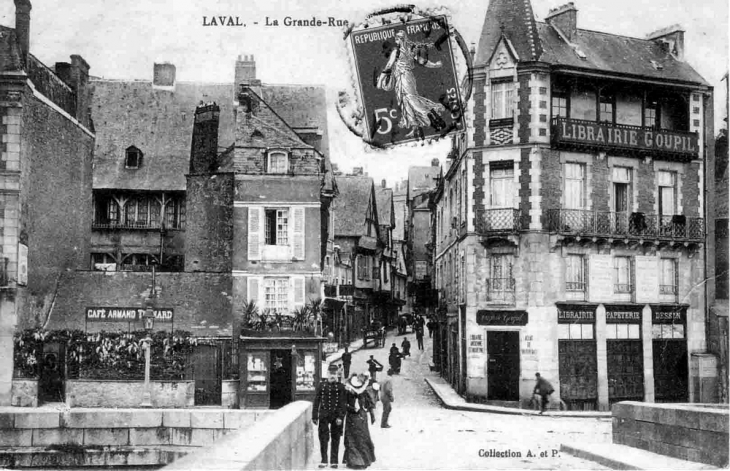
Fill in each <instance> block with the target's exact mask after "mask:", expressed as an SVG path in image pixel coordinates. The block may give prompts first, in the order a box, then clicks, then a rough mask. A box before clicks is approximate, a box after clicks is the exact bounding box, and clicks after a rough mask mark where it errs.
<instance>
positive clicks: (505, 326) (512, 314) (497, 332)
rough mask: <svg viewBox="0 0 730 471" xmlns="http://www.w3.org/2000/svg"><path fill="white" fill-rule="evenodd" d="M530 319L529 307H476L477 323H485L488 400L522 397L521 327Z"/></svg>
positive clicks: (507, 399) (515, 399)
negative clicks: (515, 308) (494, 308)
mask: <svg viewBox="0 0 730 471" xmlns="http://www.w3.org/2000/svg"><path fill="white" fill-rule="evenodd" d="M527 319H528V316H527V311H514V310H479V311H477V314H476V320H477V325H479V326H485V327H486V329H485V330H486V344H487V345H486V346H487V349H486V353H487V368H486V370H487V371H486V373H487V400H490V401H519V399H520V331H521V329H522V327H523V326H525V325H527Z"/></svg>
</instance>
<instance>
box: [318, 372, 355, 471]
mask: <svg viewBox="0 0 730 471" xmlns="http://www.w3.org/2000/svg"><path fill="white" fill-rule="evenodd" d="M327 372H328V376H327V381H322V382H320V383H319V386H318V388H317V393H316V395H315V397H314V408H313V409H312V422H313V423H314V425H318V427H319V449H320V452H321V454H322V462H321V463H320V465H319V467H320V468H326V467H327V463H328V460H327V443H328V442H329V441H330V437H331V438H332V447H331V453H330V457H329V464H330V465H331V466H332V467H333V468H336V467H337V464H338V463H339V456H340V454H339V453H340V437H341V436H342V423H343V422H344V420H345V414H346V413H347V400H346V398H345V386H344V385H343V384H342V383H340V382H338V381H337V365H335V364H332V363H330V366H329V368H328V369H327ZM317 422H319V424H317Z"/></svg>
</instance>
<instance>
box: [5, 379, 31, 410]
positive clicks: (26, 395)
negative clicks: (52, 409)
mask: <svg viewBox="0 0 730 471" xmlns="http://www.w3.org/2000/svg"><path fill="white" fill-rule="evenodd" d="M10 395H11V399H10V404H11V405H13V406H16V407H38V380H37V379H14V380H13V383H12V388H11V392H10Z"/></svg>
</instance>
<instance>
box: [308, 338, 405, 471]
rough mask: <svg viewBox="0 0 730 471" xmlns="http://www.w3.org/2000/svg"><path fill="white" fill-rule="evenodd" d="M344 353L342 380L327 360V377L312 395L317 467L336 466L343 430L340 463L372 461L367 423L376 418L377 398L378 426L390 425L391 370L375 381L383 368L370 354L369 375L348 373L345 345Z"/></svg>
mask: <svg viewBox="0 0 730 471" xmlns="http://www.w3.org/2000/svg"><path fill="white" fill-rule="evenodd" d="M345 354H347V355H348V356H347V360H348V361H347V363H345V362H344V359H345V355H343V368H344V369H345V371H346V374H345V376H344V378H346V379H345V380H344V384H343V382H341V381H340V378H339V373H340V370H339V367H338V366H337V365H335V364H330V366H329V368H328V376H327V381H322V382H321V383H320V384H319V386H318V388H317V392H316V395H315V399H314V408H313V410H312V422H313V423H314V424H315V425H317V427H318V435H319V444H320V454H321V458H322V461H321V462H320V464H319V467H320V468H325V467H327V465H329V466H330V467H331V468H337V467H338V466H339V451H340V439H341V438H342V435H343V430H344V445H345V452H344V455H343V457H342V464H344V465H346V466H347V467H348V468H350V469H365V468H367V467H368V466H370V465H371V464H372V463H374V462H375V446H374V445H373V441H372V438H371V437H370V428H369V427H370V425H372V424H375V422H376V417H375V412H376V408H377V404H378V402H382V403H383V412H382V416H381V419H380V426H381V427H382V428H385V429H387V428H390V424H389V423H388V418H389V416H390V412H391V410H392V405H391V404H392V403H393V402H394V401H395V397H394V395H393V384H392V383H391V381H390V376H391V375H392V374H393V372H392V370H388V372H387V374H388V376H386V377H385V379H384V380H383V381H382V382H381V383H379V382H378V381H376V375H377V371H378V370H380V371H382V365H381V364H380V363H379V362H378V361H377V360H375V359H374V358H373V356H372V355H371V356H370V360H368V364H369V370H370V372H371V375H370V377H368V376H367V375H365V374H357V373H353V374H352V375H350V372H349V370H350V366H351V361H352V356H351V354H350V353H349V351H347V349H345ZM368 421H369V422H370V424H368ZM328 452H329V454H328Z"/></svg>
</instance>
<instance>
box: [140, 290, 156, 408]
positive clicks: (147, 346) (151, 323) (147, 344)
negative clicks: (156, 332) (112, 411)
mask: <svg viewBox="0 0 730 471" xmlns="http://www.w3.org/2000/svg"><path fill="white" fill-rule="evenodd" d="M150 301H151V300H150ZM143 320H144V328H145V330H146V331H147V336H146V337H145V338H144V339H142V349H143V350H144V392H143V393H142V404H140V406H141V407H152V393H151V391H150V350H152V336H151V335H150V334H151V333H152V329H153V328H154V327H155V313H154V311H153V310H152V307H151V306H149V305H148V306H147V308H146V309H145V310H144V315H143Z"/></svg>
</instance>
